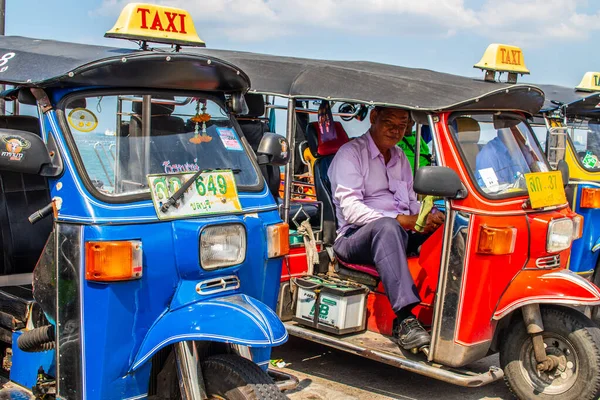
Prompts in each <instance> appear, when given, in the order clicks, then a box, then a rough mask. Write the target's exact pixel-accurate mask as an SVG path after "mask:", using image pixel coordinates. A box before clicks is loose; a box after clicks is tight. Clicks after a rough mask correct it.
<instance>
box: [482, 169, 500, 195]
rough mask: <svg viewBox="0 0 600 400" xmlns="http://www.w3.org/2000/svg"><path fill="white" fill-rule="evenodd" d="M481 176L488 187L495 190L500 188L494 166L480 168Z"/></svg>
mask: <svg viewBox="0 0 600 400" xmlns="http://www.w3.org/2000/svg"><path fill="white" fill-rule="evenodd" d="M478 172H479V176H481V180H482V181H483V184H484V185H485V187H486V188H488V189H492V190H495V189H497V188H498V177H497V176H496V172H495V171H494V169H493V168H484V169H480V170H479V171H478Z"/></svg>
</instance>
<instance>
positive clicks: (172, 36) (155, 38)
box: [104, 3, 205, 47]
mask: <svg viewBox="0 0 600 400" xmlns="http://www.w3.org/2000/svg"><path fill="white" fill-rule="evenodd" d="M104 36H105V37H110V38H117V39H130V40H142V41H148V42H154V43H166V44H176V45H184V46H196V47H205V43H204V41H203V40H201V39H200V38H199V37H198V34H197V33H196V28H194V21H192V17H191V16H190V14H189V13H188V12H187V11H185V10H182V9H180V8H173V7H163V6H156V5H153V4H145V3H130V4H127V5H126V6H125V8H123V11H121V15H120V16H119V19H118V20H117V23H116V24H115V26H113V28H112V29H111V30H109V31H108V32H106V33H105V34H104Z"/></svg>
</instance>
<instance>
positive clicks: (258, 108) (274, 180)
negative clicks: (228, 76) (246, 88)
mask: <svg viewBox="0 0 600 400" xmlns="http://www.w3.org/2000/svg"><path fill="white" fill-rule="evenodd" d="M245 99H246V104H247V105H248V113H247V114H245V115H239V116H238V118H237V121H238V124H239V125H240V128H242V133H243V134H244V137H245V138H246V140H247V141H248V144H249V145H250V147H252V150H254V153H256V152H257V151H258V145H259V144H260V141H261V140H262V138H263V136H264V134H265V132H268V131H269V127H268V123H267V121H266V120H262V119H259V117H262V116H263V115H264V114H265V100H264V98H263V96H262V95H260V94H254V93H246V94H245ZM260 172H261V173H262V174H263V176H264V177H265V180H266V181H267V186H268V187H269V190H270V191H271V194H272V195H273V197H274V198H275V199H277V198H279V185H280V182H281V177H280V174H279V168H278V167H276V166H273V165H261V166H260Z"/></svg>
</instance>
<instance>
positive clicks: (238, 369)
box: [202, 354, 287, 400]
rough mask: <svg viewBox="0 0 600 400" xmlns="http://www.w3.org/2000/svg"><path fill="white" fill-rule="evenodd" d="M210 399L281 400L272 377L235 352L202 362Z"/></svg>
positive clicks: (212, 357) (282, 397)
mask: <svg viewBox="0 0 600 400" xmlns="http://www.w3.org/2000/svg"><path fill="white" fill-rule="evenodd" d="M202 374H203V376H204V383H205V385H206V393H207V394H208V398H209V399H227V400H280V399H286V398H287V397H286V396H285V395H284V394H283V393H281V391H280V390H279V388H278V387H277V385H276V384H275V383H274V382H273V380H272V379H271V378H270V377H269V376H268V375H267V374H266V373H265V372H264V371H263V370H262V369H260V368H259V366H258V365H256V364H255V363H253V362H252V361H250V360H248V359H245V358H243V357H240V356H237V355H234V354H218V355H215V356H211V357H208V358H207V359H206V360H205V361H203V362H202Z"/></svg>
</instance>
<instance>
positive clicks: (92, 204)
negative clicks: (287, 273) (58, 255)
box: [30, 91, 287, 400]
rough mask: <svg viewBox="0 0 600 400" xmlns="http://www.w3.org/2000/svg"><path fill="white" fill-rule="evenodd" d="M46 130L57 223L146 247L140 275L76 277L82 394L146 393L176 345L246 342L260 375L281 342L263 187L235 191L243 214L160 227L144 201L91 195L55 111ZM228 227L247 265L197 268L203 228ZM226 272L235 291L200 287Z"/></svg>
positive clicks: (270, 203)
mask: <svg viewBox="0 0 600 400" xmlns="http://www.w3.org/2000/svg"><path fill="white" fill-rule="evenodd" d="M66 93H67V91H61V92H60V93H58V92H55V93H54V98H53V99H52V102H53V103H54V104H57V102H58V101H59V100H60V97H62V96H63V95H64V94H66ZM42 125H43V130H42V131H43V132H44V136H45V137H44V139H47V135H53V136H54V138H55V140H56V141H57V144H58V146H59V149H60V152H61V155H62V160H63V162H64V173H63V174H62V175H61V176H60V177H59V178H57V179H50V180H49V185H50V189H51V195H52V197H60V198H61V199H62V200H63V203H62V208H61V210H60V213H59V216H58V220H57V222H59V223H61V222H63V223H69V224H81V225H82V226H83V230H82V232H83V234H82V236H83V237H82V238H81V239H82V242H86V241H91V240H141V241H142V248H143V276H142V278H141V279H138V280H131V281H125V282H115V283H108V284H105V283H95V282H88V281H86V280H85V279H81V284H80V288H79V291H80V293H79V295H80V299H81V300H80V302H81V332H82V333H83V334H82V337H81V352H82V371H81V373H82V380H83V382H82V383H81V384H82V388H83V393H82V394H81V396H80V397H81V398H86V399H89V400H91V399H127V398H141V397H140V396H142V397H143V395H145V394H146V393H147V391H148V384H149V378H150V370H151V358H152V355H153V354H155V353H156V352H157V351H158V350H159V349H161V348H162V347H164V346H167V345H169V344H172V343H174V342H176V341H181V340H207V341H217V342H227V343H232V344H240V345H244V346H249V347H251V353H252V355H253V358H254V359H253V361H254V362H256V363H257V364H259V365H261V366H262V367H263V368H265V369H266V366H267V364H268V360H269V357H270V349H271V347H272V346H275V345H279V344H282V343H284V342H285V341H286V340H287V332H286V330H285V328H284V326H283V324H282V323H281V321H280V320H279V319H278V318H277V316H276V315H275V313H274V312H273V311H272V310H273V309H275V306H276V303H277V295H278V291H279V281H280V274H281V258H276V259H269V258H268V257H267V248H266V243H267V242H266V227H267V226H268V225H272V224H276V223H280V222H281V219H280V217H279V214H278V211H277V207H276V203H275V201H274V199H273V197H272V196H271V194H270V192H269V191H268V188H267V186H266V185H264V188H263V189H262V190H261V191H260V192H240V193H239V199H240V202H241V205H242V210H243V212H242V213H240V214H235V215H234V214H230V215H223V216H211V217H205V218H196V219H186V220H175V221H159V220H158V219H157V216H156V212H155V210H154V206H153V204H152V202H151V201H150V200H146V201H139V202H135V203H128V204H110V203H106V202H103V201H100V200H98V199H97V198H95V197H94V196H93V195H92V194H91V193H89V192H88V190H87V189H86V187H85V186H84V184H83V183H82V180H81V178H80V176H79V172H78V171H77V169H76V167H75V165H74V162H73V157H72V155H71V153H70V149H69V148H68V146H67V142H66V140H65V137H64V133H63V132H62V131H61V128H60V124H59V121H58V119H57V115H56V112H55V111H50V112H48V113H46V114H45V115H44V116H43V121H42ZM228 223H238V224H243V225H244V226H245V229H246V233H247V249H248V251H247V255H246V258H245V260H244V261H243V262H242V263H241V264H239V265H235V266H232V267H228V268H223V269H218V270H214V271H205V270H203V269H202V268H201V267H200V265H199V233H200V230H201V229H202V228H203V227H205V226H208V225H214V224H228ZM84 257H85V255H84V253H82V262H81V264H80V265H81V267H80V271H79V276H80V277H84V276H85V271H84V270H83V269H84V265H85V262H84V259H83V258H84ZM231 275H235V276H237V277H238V278H239V280H240V281H241V285H240V287H239V289H235V290H230V291H226V292H223V293H218V294H215V295H200V294H199V293H198V292H197V291H196V285H197V284H198V283H199V282H200V281H203V280H206V279H210V278H216V277H221V276H223V277H224V276H231ZM30 367H31V368H33V367H34V366H33V365H31V366H30ZM36 371H37V370H36Z"/></svg>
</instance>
